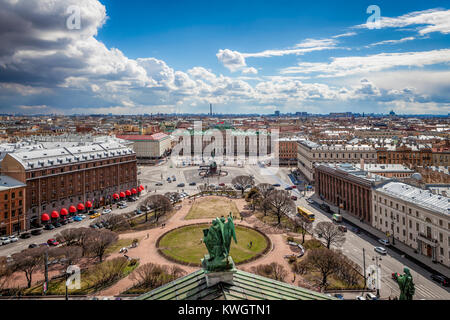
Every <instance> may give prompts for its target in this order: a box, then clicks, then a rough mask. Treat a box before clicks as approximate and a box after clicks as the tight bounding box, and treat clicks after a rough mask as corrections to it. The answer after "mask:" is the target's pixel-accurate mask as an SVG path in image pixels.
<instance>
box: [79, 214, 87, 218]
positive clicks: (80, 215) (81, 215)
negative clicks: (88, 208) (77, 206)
mask: <svg viewBox="0 0 450 320" xmlns="http://www.w3.org/2000/svg"><path fill="white" fill-rule="evenodd" d="M78 217H80V218H81V219H84V218H86V216H85V215H84V214H79V215H78Z"/></svg>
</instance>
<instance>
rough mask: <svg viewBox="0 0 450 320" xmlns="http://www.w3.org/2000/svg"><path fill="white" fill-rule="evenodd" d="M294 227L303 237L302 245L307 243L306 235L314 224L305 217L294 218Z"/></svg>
mask: <svg viewBox="0 0 450 320" xmlns="http://www.w3.org/2000/svg"><path fill="white" fill-rule="evenodd" d="M292 224H293V225H294V229H295V230H294V231H295V232H299V233H300V234H301V235H302V244H303V243H305V235H306V234H307V233H309V232H311V230H312V222H311V221H310V220H308V219H305V218H303V217H294V219H292Z"/></svg>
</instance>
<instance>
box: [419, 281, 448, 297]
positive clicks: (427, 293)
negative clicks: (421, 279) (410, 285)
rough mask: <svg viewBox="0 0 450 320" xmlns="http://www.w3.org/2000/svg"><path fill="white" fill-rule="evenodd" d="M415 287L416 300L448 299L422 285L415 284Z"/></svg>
mask: <svg viewBox="0 0 450 320" xmlns="http://www.w3.org/2000/svg"><path fill="white" fill-rule="evenodd" d="M415 287H416V294H415V296H414V297H415V298H416V299H433V300H439V299H448V297H442V296H440V295H439V294H437V293H435V292H433V291H432V290H430V289H429V288H427V287H425V286H424V285H422V284H416V286H415Z"/></svg>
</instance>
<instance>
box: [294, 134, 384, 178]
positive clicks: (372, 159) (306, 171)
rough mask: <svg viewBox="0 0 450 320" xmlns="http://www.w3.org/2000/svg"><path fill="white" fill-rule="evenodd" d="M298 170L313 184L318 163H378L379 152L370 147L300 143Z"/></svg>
mask: <svg viewBox="0 0 450 320" xmlns="http://www.w3.org/2000/svg"><path fill="white" fill-rule="evenodd" d="M297 159H298V168H299V170H300V172H301V173H302V174H303V175H304V176H305V177H306V179H307V180H308V181H309V182H311V183H313V182H314V181H315V177H314V167H315V165H316V164H317V163H320V162H326V163H359V162H360V161H361V159H364V161H365V163H376V162H377V152H376V150H375V149H374V148H373V147H371V146H368V145H334V146H328V145H320V144H318V143H315V142H312V141H310V140H303V141H299V142H298V156H297Z"/></svg>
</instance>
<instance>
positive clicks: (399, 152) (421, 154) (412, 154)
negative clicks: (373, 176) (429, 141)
mask: <svg viewBox="0 0 450 320" xmlns="http://www.w3.org/2000/svg"><path fill="white" fill-rule="evenodd" d="M377 156H378V163H383V164H394V163H396V164H404V165H413V166H431V165H433V157H432V150H431V148H418V147H415V146H414V147H409V146H400V147H395V148H386V147H382V148H379V149H378V152H377Z"/></svg>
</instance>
